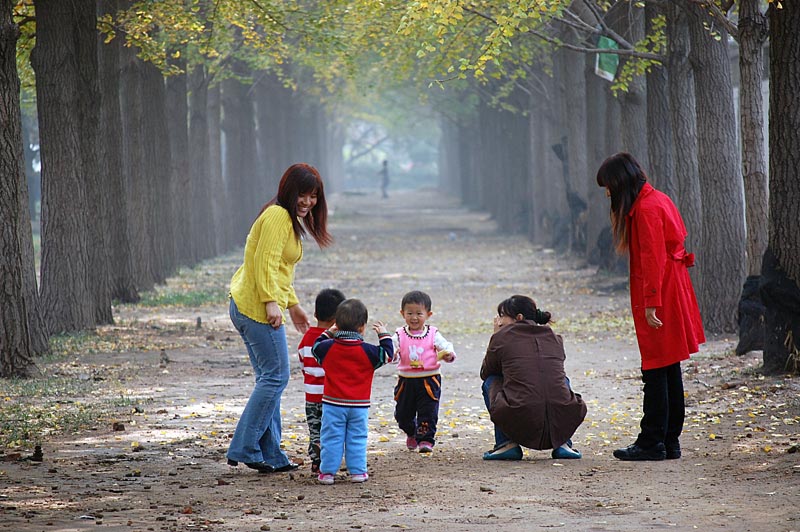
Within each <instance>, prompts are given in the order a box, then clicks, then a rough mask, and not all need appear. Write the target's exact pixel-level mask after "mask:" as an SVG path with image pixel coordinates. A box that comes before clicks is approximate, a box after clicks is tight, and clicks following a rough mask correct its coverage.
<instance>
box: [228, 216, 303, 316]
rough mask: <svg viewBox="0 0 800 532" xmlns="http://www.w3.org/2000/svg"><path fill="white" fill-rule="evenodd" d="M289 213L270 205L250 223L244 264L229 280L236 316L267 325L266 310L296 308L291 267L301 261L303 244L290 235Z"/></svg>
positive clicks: (292, 268) (291, 229) (292, 231)
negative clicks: (273, 304)
mask: <svg viewBox="0 0 800 532" xmlns="http://www.w3.org/2000/svg"><path fill="white" fill-rule="evenodd" d="M289 216H290V215H289V211H287V210H286V209H284V208H283V207H281V206H279V205H271V206H270V207H268V208H267V209H266V210H265V211H264V212H263V213H261V216H259V217H258V219H257V220H256V221H255V222H254V223H253V226H252V227H251V228H250V232H249V233H248V234H247V242H246V243H245V245H244V264H242V265H241V266H240V267H239V269H238V270H237V271H236V273H235V274H233V278H232V279H231V297H232V298H233V300H234V301H235V302H236V306H237V307H238V308H239V312H241V313H242V314H244V315H245V316H247V317H248V318H250V319H252V320H255V321H257V322H259V323H267V306H266V304H267V303H268V302H270V301H275V302H276V303H277V304H278V306H279V307H280V308H281V310H285V309H287V308H288V307H291V306H293V305H296V304H297V303H298V300H297V295H295V293H294V286H293V285H292V283H293V281H294V265H295V264H297V263H298V262H300V259H301V258H302V257H303V244H302V242H301V241H300V239H299V238H298V237H297V236H296V235H295V234H294V230H293V228H292V220H291V218H290V217H289Z"/></svg>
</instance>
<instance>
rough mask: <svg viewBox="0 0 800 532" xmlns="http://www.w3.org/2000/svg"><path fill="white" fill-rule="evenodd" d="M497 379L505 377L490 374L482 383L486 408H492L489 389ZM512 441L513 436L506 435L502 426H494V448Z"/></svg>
mask: <svg viewBox="0 0 800 532" xmlns="http://www.w3.org/2000/svg"><path fill="white" fill-rule="evenodd" d="M495 379H500V380H501V381H502V380H503V377H501V376H500V375H489V376H488V377H486V380H485V381H483V384H482V385H481V392H483V402H484V403H485V404H486V410H490V406H491V405H490V402H489V389H490V388H491V387H492V383H493V382H494V380H495ZM510 441H511V438H509V437H508V436H506V435H505V433H504V432H503V431H502V430H500V427H498V426H497V425H495V426H494V448H495V449H497V448H500V447H502V446H503V445H505V444H507V443H508V442H510Z"/></svg>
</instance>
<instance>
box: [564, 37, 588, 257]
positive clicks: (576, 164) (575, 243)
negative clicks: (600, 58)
mask: <svg viewBox="0 0 800 532" xmlns="http://www.w3.org/2000/svg"><path fill="white" fill-rule="evenodd" d="M557 55H560V58H559V60H558V61H559V63H560V64H561V68H562V69H563V77H562V79H563V81H564V92H563V96H564V97H563V107H562V109H563V111H564V124H565V125H566V136H567V143H566V146H565V149H566V156H567V160H568V168H569V175H568V176H567V179H566V181H565V183H564V185H565V188H566V194H567V197H566V200H567V207H568V208H569V220H570V232H569V234H570V238H569V250H570V251H572V252H574V253H576V254H578V255H585V254H586V248H587V245H586V218H587V210H588V205H587V203H586V197H587V193H588V186H589V168H588V165H587V161H586V144H585V142H586V76H585V75H584V72H583V68H584V65H585V58H584V56H583V55H582V54H578V53H576V52H572V51H567V50H564V51H561V52H559V53H558V54H557ZM567 88H568V89H567ZM592 177H593V176H592Z"/></svg>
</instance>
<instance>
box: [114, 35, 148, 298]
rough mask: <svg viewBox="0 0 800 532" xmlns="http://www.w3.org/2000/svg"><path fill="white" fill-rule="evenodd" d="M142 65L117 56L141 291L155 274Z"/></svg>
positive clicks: (131, 55)
mask: <svg viewBox="0 0 800 532" xmlns="http://www.w3.org/2000/svg"><path fill="white" fill-rule="evenodd" d="M142 68H143V65H142V62H141V60H140V59H139V58H137V57H136V51H135V50H134V49H133V48H130V47H124V48H122V53H121V55H120V102H121V104H120V105H121V110H122V122H121V124H122V137H123V144H122V145H123V152H122V153H123V160H124V166H123V168H124V169H125V195H126V197H127V200H128V201H127V209H128V212H127V215H128V227H129V230H130V232H129V235H130V245H131V254H132V256H133V272H132V273H133V278H134V279H135V281H136V288H137V290H140V291H146V290H151V289H152V288H153V287H154V286H155V282H156V272H155V269H154V266H153V256H152V252H151V245H150V241H151V235H150V233H149V230H150V228H151V226H150V225H149V222H148V218H149V217H151V216H152V215H153V210H154V209H153V205H152V204H151V203H150V201H149V200H150V195H149V194H150V187H151V185H150V179H149V177H148V176H147V175H146V173H145V168H144V157H145V151H144V134H145V133H144V131H143V129H142V123H143V122H144V109H143V106H144V102H143V101H142Z"/></svg>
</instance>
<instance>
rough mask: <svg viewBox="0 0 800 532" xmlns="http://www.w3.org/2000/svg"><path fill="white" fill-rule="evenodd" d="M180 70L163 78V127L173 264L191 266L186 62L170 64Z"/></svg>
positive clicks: (191, 189) (191, 184) (192, 252)
mask: <svg viewBox="0 0 800 532" xmlns="http://www.w3.org/2000/svg"><path fill="white" fill-rule="evenodd" d="M173 64H174V65H175V66H177V67H178V68H180V69H181V70H183V71H184V72H183V73H181V74H176V75H172V76H169V77H168V78H167V114H168V119H167V127H168V128H169V139H170V143H169V147H170V150H171V152H172V153H171V156H170V161H171V167H172V205H173V209H174V216H173V220H174V226H173V227H174V231H173V237H174V238H175V261H176V265H178V266H189V265H192V264H194V263H195V261H196V259H195V256H194V249H193V247H192V197H193V195H194V191H193V187H194V184H195V183H194V180H193V179H191V177H190V175H189V119H188V116H189V100H188V94H187V93H188V88H187V81H186V79H187V75H186V72H185V71H186V61H184V60H182V59H181V60H179V61H175V62H174V63H173Z"/></svg>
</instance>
